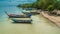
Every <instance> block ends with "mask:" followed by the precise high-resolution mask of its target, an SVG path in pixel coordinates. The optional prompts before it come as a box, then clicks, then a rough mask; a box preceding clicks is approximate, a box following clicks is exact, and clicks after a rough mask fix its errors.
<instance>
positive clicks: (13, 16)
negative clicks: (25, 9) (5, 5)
mask: <svg viewBox="0 0 60 34" xmlns="http://www.w3.org/2000/svg"><path fill="white" fill-rule="evenodd" d="M5 13H6V14H7V15H8V16H9V18H30V17H31V15H29V14H27V15H16V14H8V13H7V12H5Z"/></svg>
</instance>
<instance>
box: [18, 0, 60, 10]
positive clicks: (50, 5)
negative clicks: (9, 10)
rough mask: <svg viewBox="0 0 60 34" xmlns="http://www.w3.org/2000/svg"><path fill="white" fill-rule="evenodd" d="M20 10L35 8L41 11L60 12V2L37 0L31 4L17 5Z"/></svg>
mask: <svg viewBox="0 0 60 34" xmlns="http://www.w3.org/2000/svg"><path fill="white" fill-rule="evenodd" d="M18 7H22V8H37V9H42V10H48V11H52V10H54V9H58V10H60V1H58V0H37V1H36V2H34V3H32V4H22V5H18Z"/></svg>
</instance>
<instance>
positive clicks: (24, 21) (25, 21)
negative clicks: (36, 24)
mask: <svg viewBox="0 0 60 34" xmlns="http://www.w3.org/2000/svg"><path fill="white" fill-rule="evenodd" d="M11 20H12V21H13V22H14V23H31V22H32V19H29V18H18V19H11Z"/></svg>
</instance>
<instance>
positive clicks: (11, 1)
mask: <svg viewBox="0 0 60 34" xmlns="http://www.w3.org/2000/svg"><path fill="white" fill-rule="evenodd" d="M35 1H36V0H0V6H3V5H17V4H22V3H30V2H35Z"/></svg>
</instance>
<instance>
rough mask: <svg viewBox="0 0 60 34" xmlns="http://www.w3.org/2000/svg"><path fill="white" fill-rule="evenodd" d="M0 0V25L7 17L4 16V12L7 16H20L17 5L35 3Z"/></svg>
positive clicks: (22, 0) (19, 0)
mask: <svg viewBox="0 0 60 34" xmlns="http://www.w3.org/2000/svg"><path fill="white" fill-rule="evenodd" d="M24 1H25V0H0V23H4V21H6V19H7V18H8V16H7V15H6V14H5V11H7V12H8V14H10V13H11V14H21V12H22V9H21V8H18V7H17V5H18V4H23V3H32V2H35V1H36V0H35V1H34V0H30V1H28V0H26V1H25V2H24Z"/></svg>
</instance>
